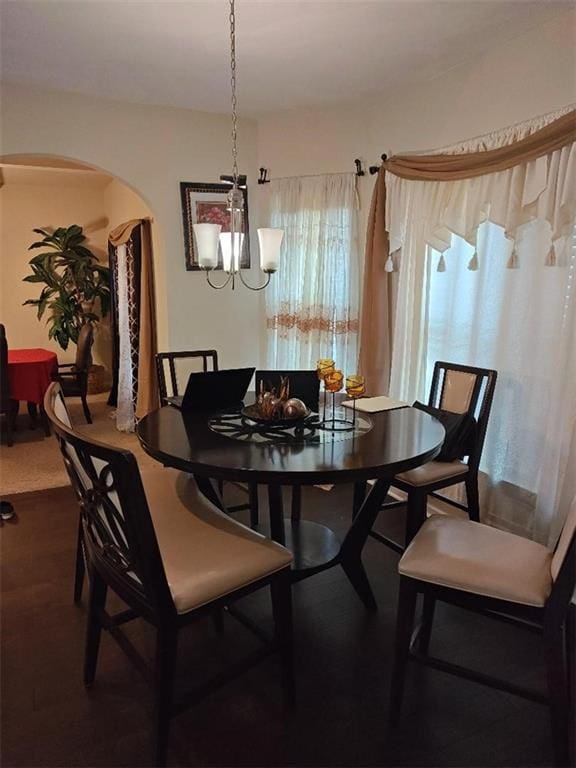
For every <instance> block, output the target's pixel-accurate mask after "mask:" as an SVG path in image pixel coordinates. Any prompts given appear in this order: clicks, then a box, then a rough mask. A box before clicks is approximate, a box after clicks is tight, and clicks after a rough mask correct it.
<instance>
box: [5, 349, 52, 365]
mask: <svg viewBox="0 0 576 768" xmlns="http://www.w3.org/2000/svg"><path fill="white" fill-rule="evenodd" d="M57 359H58V356H57V355H56V352H51V351H50V350H49V349H9V350H8V365H26V364H36V363H51V362H53V361H54V360H57Z"/></svg>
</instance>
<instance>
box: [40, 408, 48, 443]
mask: <svg viewBox="0 0 576 768" xmlns="http://www.w3.org/2000/svg"><path fill="white" fill-rule="evenodd" d="M40 420H41V421H42V426H43V427H44V434H45V435H46V437H50V421H49V420H48V416H46V411H45V410H44V404H43V403H40Z"/></svg>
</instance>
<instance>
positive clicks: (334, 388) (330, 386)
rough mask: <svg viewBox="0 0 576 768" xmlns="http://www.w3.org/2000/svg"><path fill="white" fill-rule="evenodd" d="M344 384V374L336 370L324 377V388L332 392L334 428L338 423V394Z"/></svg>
mask: <svg viewBox="0 0 576 768" xmlns="http://www.w3.org/2000/svg"><path fill="white" fill-rule="evenodd" d="M343 383H344V374H343V373H342V371H339V370H338V369H337V368H335V369H334V370H333V371H329V372H328V373H326V374H325V375H324V386H325V387H326V391H327V392H332V428H334V424H335V422H336V402H335V396H336V392H340V390H341V389H342V386H343Z"/></svg>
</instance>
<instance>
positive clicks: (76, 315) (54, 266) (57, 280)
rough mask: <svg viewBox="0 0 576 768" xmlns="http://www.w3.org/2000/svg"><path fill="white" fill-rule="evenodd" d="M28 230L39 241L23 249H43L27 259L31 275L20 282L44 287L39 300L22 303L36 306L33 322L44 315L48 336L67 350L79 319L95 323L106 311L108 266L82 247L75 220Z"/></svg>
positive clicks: (79, 326)
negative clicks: (46, 227)
mask: <svg viewBox="0 0 576 768" xmlns="http://www.w3.org/2000/svg"><path fill="white" fill-rule="evenodd" d="M33 232H34V233H36V234H37V235H42V240H38V241H36V242H34V243H32V245H31V246H30V247H29V249H28V250H36V249H39V248H43V249H44V251H43V252H42V253H38V254H36V255H35V256H33V257H32V258H31V259H30V261H29V262H28V263H29V265H30V269H31V274H28V275H26V277H24V278H23V280H24V282H26V283H38V284H40V283H43V284H44V287H43V288H42V291H41V293H40V296H39V297H38V298H36V299H28V300H27V301H25V302H24V305H29V306H34V307H36V312H37V316H38V320H41V319H42V318H43V317H46V323H47V325H48V338H49V339H55V340H56V341H57V342H58V344H59V345H60V346H61V347H62V349H67V348H68V344H69V343H70V342H73V343H76V342H77V341H78V336H79V333H80V328H81V327H82V325H83V324H84V323H86V322H91V323H97V322H99V321H100V320H101V318H103V317H106V315H107V314H108V313H109V311H110V269H109V268H108V267H107V266H105V265H104V264H100V263H99V261H98V259H97V258H96V256H95V255H94V254H93V253H92V251H90V249H89V248H87V247H86V245H83V243H85V241H86V237H85V235H84V233H83V231H82V227H80V226H79V225H78V224H72V225H71V226H69V227H57V228H56V229H55V230H54V231H53V232H49V231H48V230H46V229H39V228H38V229H34V230H33Z"/></svg>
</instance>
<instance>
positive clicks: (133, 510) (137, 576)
mask: <svg viewBox="0 0 576 768" xmlns="http://www.w3.org/2000/svg"><path fill="white" fill-rule="evenodd" d="M44 408H45V411H46V415H47V417H48V419H49V420H50V423H51V426H52V430H53V432H54V434H55V435H56V438H57V440H58V443H59V446H60V450H61V452H62V456H63V458H64V464H65V466H66V469H67V471H68V476H69V477H70V481H71V483H72V486H73V488H74V491H75V493H76V496H77V498H78V500H79V502H80V514H81V518H82V529H83V536H84V544H85V547H86V554H87V558H88V565H89V567H90V568H94V569H95V570H96V571H97V572H98V573H99V574H100V575H101V577H102V578H103V579H104V580H105V581H106V583H107V584H109V585H110V586H111V587H112V589H114V591H115V592H116V593H117V594H118V595H120V597H121V598H122V599H123V600H124V601H125V602H127V603H128V604H129V605H131V606H132V607H135V608H137V609H138V610H139V611H141V612H142V613H143V614H144V615H145V616H148V617H154V616H158V615H159V614H160V613H170V614H174V613H175V608H174V603H173V600H172V597H171V595H170V590H169V588H168V583H167V581H166V575H165V572H164V567H163V565H162V559H161V556H160V551H159V549H158V543H157V540H156V534H155V532H154V527H153V524H152V520H151V517H150V511H149V509H148V503H147V501H146V495H145V492H144V488H143V486H142V480H141V478H140V472H139V469H138V465H137V463H136V459H135V458H134V456H133V455H132V454H131V453H130V451H126V450H120V449H118V448H113V447H112V446H109V445H105V444H104V443H99V442H97V441H95V440H90V439H88V438H87V437H85V436H84V435H81V434H79V433H78V432H75V431H74V429H73V428H72V427H71V426H70V418H69V416H68V411H67V409H66V404H65V401H64V397H63V395H62V389H61V387H60V385H59V384H58V383H56V382H55V383H53V384H51V385H50V387H49V388H48V391H47V392H46V396H45V399H44Z"/></svg>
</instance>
